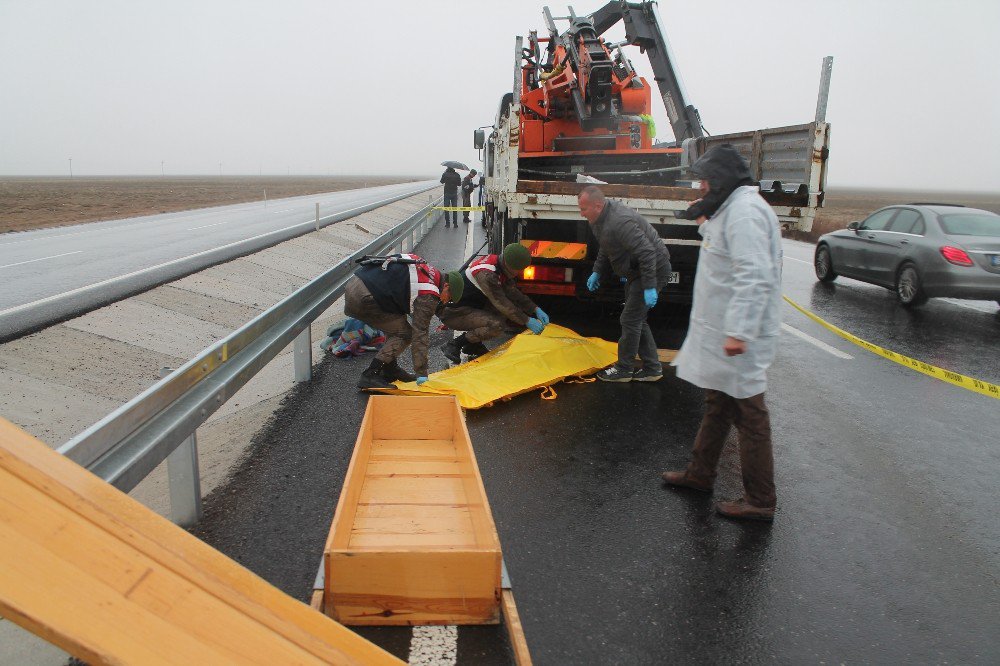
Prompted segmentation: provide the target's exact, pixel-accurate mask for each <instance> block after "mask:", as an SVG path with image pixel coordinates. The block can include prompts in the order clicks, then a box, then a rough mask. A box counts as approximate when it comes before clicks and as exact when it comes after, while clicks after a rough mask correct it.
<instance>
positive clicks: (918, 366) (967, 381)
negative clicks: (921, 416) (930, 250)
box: [784, 296, 1000, 400]
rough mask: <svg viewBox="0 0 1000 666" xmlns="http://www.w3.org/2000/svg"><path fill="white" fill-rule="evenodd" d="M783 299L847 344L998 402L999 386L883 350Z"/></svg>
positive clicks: (786, 297)
mask: <svg viewBox="0 0 1000 666" xmlns="http://www.w3.org/2000/svg"><path fill="white" fill-rule="evenodd" d="M784 299H785V300H786V301H788V304H789V305H791V306H792V307H793V308H795V309H796V310H798V311H799V312H801V313H802V314H804V315H805V316H807V317H809V318H810V319H812V320H813V321H814V322H816V323H817V324H819V325H820V326H822V327H823V328H825V329H827V330H828V331H831V332H833V333H836V334H837V335H839V336H840V337H842V338H844V339H845V340H848V341H849V342H853V343H854V344H856V345H857V346H859V347H862V348H864V349H867V350H868V351H870V352H871V353H873V354H877V355H878V356H881V357H882V358H887V359H889V360H890V361H892V362H893V363H899V364H900V365H902V366H905V367H907V368H910V369H911V370H916V371H917V372H920V373H923V374H925V375H927V376H928V377H933V378H934V379H940V380H941V381H943V382H947V383H949V384H952V385H954V386H958V387H960V388H964V389H965V390H967V391H972V392H974V393H980V394H982V395H985V396H989V397H991V398H996V399H997V400H1000V386H998V385H997V384H991V383H989V382H984V381H983V380H981V379H975V378H973V377H967V376H966V375H961V374H959V373H957V372H952V371H951V370H945V369H944V368H939V367H937V366H935V365H931V364H930V363H924V362H923V361H918V360H917V359H915V358H910V357H909V356H903V355H902V354H898V353H896V352H894V351H891V350H889V349H885V348H884V347H879V346H878V345H876V344H873V343H871V342H868V341H867V340H862V339H861V338H859V337H858V336H856V335H854V334H852V333H848V332H847V331H845V330H843V329H840V328H837V327H836V326H834V325H833V324H831V323H829V322H827V321H825V320H823V319H822V318H821V317H819V316H818V315H816V314H814V313H812V312H810V311H809V310H806V309H805V308H804V307H802V306H801V305H799V304H798V303H796V302H795V301H793V300H792V299H790V298H788V296H784Z"/></svg>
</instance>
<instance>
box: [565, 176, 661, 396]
mask: <svg viewBox="0 0 1000 666" xmlns="http://www.w3.org/2000/svg"><path fill="white" fill-rule="evenodd" d="M578 203H579V206H580V214H581V215H583V217H584V218H585V219H586V220H587V222H588V223H590V229H591V231H593V232H594V236H596V237H597V242H598V243H599V245H600V250H599V251H598V253H597V260H596V261H594V272H593V273H591V274H590V277H589V278H588V279H587V288H588V289H589V290H590V291H597V289H598V288H599V287H600V286H601V280H608V279H610V277H611V275H612V273H614V274H615V275H617V276H618V277H620V278H623V279H624V280H625V281H626V286H625V307H624V309H623V310H622V314H621V319H620V321H621V325H622V335H621V338H620V339H619V340H618V361H617V362H616V363H615V364H614V365H613V366H611V367H610V368H605V369H604V370H601V371H600V372H599V373H597V378H598V379H600V380H601V381H605V382H631V381H637V382H655V381H658V380H660V379H662V378H663V366H662V365H661V364H660V359H659V357H658V356H657V353H656V342H655V341H654V340H653V332H652V331H651V330H650V329H649V324H648V323H646V317H647V315H648V313H649V309H650V308H651V307H653V306H654V305H656V302H657V300H658V294H659V293H660V290H661V289H663V287H664V285H666V284H667V281H668V280H669V279H670V253H669V252H667V248H666V247H665V246H664V245H663V241H662V240H660V237H659V235H658V234H657V233H656V230H655V229H653V227H652V226H651V225H650V224H649V222H647V221H646V218H644V217H643V216H642V215H640V214H639V213H637V212H636V211H634V210H632V209H631V208H629V207H627V206H625V205H623V204H620V203H618V202H617V201H611V200H610V199H606V198H605V196H604V192H602V191H601V188H599V187H597V186H596V185H588V186H587V187H585V188H583V190H582V191H581V192H580V195H579V199H578ZM636 352H638V354H639V358H640V359H641V360H642V367H641V368H640V369H638V370H636V369H635V368H634V360H635V355H636Z"/></svg>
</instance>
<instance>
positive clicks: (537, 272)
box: [521, 266, 573, 282]
mask: <svg viewBox="0 0 1000 666" xmlns="http://www.w3.org/2000/svg"><path fill="white" fill-rule="evenodd" d="M521 279H522V280H534V281H536V282H572V281H573V269H572V268H563V267H562V266H528V267H527V268H525V269H524V273H523V274H522V275H521Z"/></svg>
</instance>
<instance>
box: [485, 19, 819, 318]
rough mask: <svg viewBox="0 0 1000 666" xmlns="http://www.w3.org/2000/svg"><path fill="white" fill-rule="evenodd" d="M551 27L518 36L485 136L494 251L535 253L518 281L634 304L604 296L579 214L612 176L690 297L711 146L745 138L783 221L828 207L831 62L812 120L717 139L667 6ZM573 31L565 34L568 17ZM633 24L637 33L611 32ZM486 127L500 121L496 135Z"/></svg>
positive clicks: (803, 225) (544, 291)
mask: <svg viewBox="0 0 1000 666" xmlns="http://www.w3.org/2000/svg"><path fill="white" fill-rule="evenodd" d="M543 17H544V21H545V26H546V29H547V35H544V34H543V35H542V36H540V35H539V34H538V32H537V31H531V32H529V33H528V38H527V40H525V39H524V38H523V37H520V36H519V37H517V38H516V40H515V47H514V85H513V89H512V90H511V91H510V92H507V93H505V94H504V95H503V96H502V98H501V101H500V105H499V108H498V110H497V114H496V119H495V121H494V123H493V125H492V127H489V126H488V127H487V128H480V129H478V130H476V131H475V135H474V145H475V147H476V148H477V149H479V150H482V151H483V153H482V157H483V171H484V174H485V178H484V183H483V185H484V189H485V196H484V207H485V210H484V217H483V223H484V225H485V226H486V228H487V237H488V245H489V248H490V252H499V251H500V250H501V249H502V248H503V247H504V246H505V245H507V244H508V243H521V244H523V245H525V246H527V247H528V248H529V250H530V251H531V254H532V256H533V261H532V265H531V266H529V267H528V268H527V269H526V270H525V271H524V273H523V274H522V275H521V276H520V277H519V278H518V280H519V286H520V287H521V289H522V290H523V291H524V292H525V293H528V294H532V295H540V296H543V297H553V298H557V299H576V300H577V301H589V302H592V303H593V302H595V301H596V302H608V301H619V302H620V301H621V299H622V287H621V285H620V284H616V282H617V281H613V280H605V281H604V283H605V284H604V285H603V286H602V288H601V289H599V290H598V291H597V292H596V293H591V292H589V291H588V290H587V287H586V279H587V277H588V276H589V274H590V272H591V267H592V266H593V263H594V260H595V259H596V257H597V252H598V247H597V239H596V238H595V237H594V235H593V234H592V233H591V231H590V229H589V226H588V224H587V222H586V221H585V220H584V219H583V218H582V217H581V216H580V214H579V209H578V207H577V195H578V194H579V192H580V190H581V189H582V188H583V187H584V186H585V185H586V183H588V182H589V183H594V182H601V183H605V184H603V185H601V188H602V190H603V191H604V193H605V195H606V196H608V197H612V198H615V199H616V200H619V201H621V202H622V203H624V204H625V205H627V206H630V207H632V208H634V209H636V210H637V211H638V212H639V213H641V214H642V215H643V216H644V217H645V218H646V219H647V220H648V221H649V222H650V224H652V225H653V227H654V228H655V229H656V230H657V233H658V235H659V236H660V238H661V239H662V240H663V242H664V243H665V244H666V245H667V248H668V250H669V251H670V256H671V264H672V271H673V274H672V275H671V276H670V283H669V284H668V285H667V287H666V288H665V290H664V292H663V294H662V295H661V297H662V298H664V299H665V300H666V301H667V302H675V303H690V301H691V296H692V293H693V288H694V275H695V268H696V265H697V259H698V252H699V249H700V245H701V240H700V236H699V234H698V230H697V223H696V222H694V221H691V220H686V219H681V218H679V217H678V213H680V212H681V211H683V210H685V209H686V208H687V207H688V206H689V205H690V204H691V202H692V201H694V200H695V199H697V198H698V196H699V194H698V190H697V189H695V188H696V187H697V185H698V183H697V182H696V181H692V180H689V179H688V174H687V173H686V172H687V169H688V167H689V166H690V165H691V164H693V163H694V161H695V160H697V159H698V157H699V156H701V155H703V154H704V153H705V152H706V151H707V150H708V149H709V148H711V147H713V146H716V145H719V144H724V143H728V144H732V145H733V146H735V147H736V149H737V150H739V151H740V153H741V154H742V155H743V156H744V157H745V158H746V159H747V161H748V162H749V164H750V168H751V172H752V173H753V175H754V177H755V179H756V180H757V181H759V182H760V184H761V195H762V196H763V197H764V199H766V200H767V201H768V202H769V203H770V205H771V206H772V207H773V208H774V210H775V212H776V214H777V216H778V219H779V220H780V222H781V224H782V227H783V228H784V229H795V230H801V231H808V230H809V229H810V228H811V227H812V222H813V219H814V217H815V215H816V211H817V209H818V208H820V207H821V206H822V205H823V196H824V188H825V182H826V169H827V160H828V157H829V143H830V125H829V124H828V123H827V122H825V114H826V97H827V90H828V88H829V75H830V71H831V68H832V58H826V59H825V60H824V63H823V76H822V79H821V84H820V99H819V103H818V104H817V113H816V117H815V119H814V120H813V122H810V123H806V124H802V125H793V126H788V127H775V128H767V129H759V130H751V131H746V132H739V133H734V134H725V135H716V136H709V135H708V134H707V133H706V132H705V130H704V128H703V126H702V122H701V117H700V114H699V112H698V110H697V108H696V107H695V106H694V105H692V104H691V103H690V102H689V100H688V98H687V95H686V93H685V90H684V87H683V85H682V83H681V78H680V75H679V74H678V72H677V71H676V69H675V67H674V59H673V56H672V55H671V50H670V44H669V42H668V41H667V38H666V34H665V33H664V31H663V28H662V22H661V20H660V17H659V15H658V12H657V8H656V3H655V2H651V1H645V2H626V1H625V0H612V1H611V2H608V3H607V4H606V5H604V6H603V7H601V8H600V9H598V10H597V11H595V12H593V13H592V14H589V15H578V14H576V12H575V11H574V10H573V8H572V7H570V8H569V15H568V16H562V17H553V16H552V13H551V12H550V10H549V8H548V7H544V8H543ZM557 20H558V21H565V22H567V23H568V27H566V28H565V29H563V30H561V31H560V30H559V29H558V28H557V26H556V21H557ZM619 21H620V22H623V23H624V27H625V39H624V40H622V41H620V42H616V43H610V42H608V41H607V40H606V39H605V38H604V37H603V36H602V35H604V33H606V32H607V31H608V30H609V29H611V28H612V27H613V26H615V25H616V24H618V23H619ZM635 48H638V49H639V50H640V51H641V52H642V53H644V54H645V55H646V57H647V58H648V60H649V64H650V66H651V68H652V71H653V78H654V82H655V84H656V92H657V94H656V97H657V98H658V99H659V100H661V101H662V103H663V106H664V108H665V110H666V114H667V117H668V119H669V122H670V125H671V129H672V130H673V135H674V139H673V141H669V142H654V131H655V130H654V123H653V121H652V117H651V109H652V98H653V87H652V86H651V85H650V83H649V81H647V80H646V78H645V77H642V76H640V75H639V74H638V72H637V71H636V69H635V68H634V66H633V64H632V62H631V60H630V59H629V57H628V55H627V53H626V49H635ZM486 129H489V130H490V131H489V133H488V134H487V132H486Z"/></svg>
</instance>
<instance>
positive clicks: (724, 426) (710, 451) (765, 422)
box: [687, 389, 777, 507]
mask: <svg viewBox="0 0 1000 666" xmlns="http://www.w3.org/2000/svg"><path fill="white" fill-rule="evenodd" d="M733 425H735V426H736V430H737V432H738V433H739V448H740V468H741V470H742V473H743V490H744V491H745V493H746V499H747V502H748V503H750V504H752V505H753V506H761V507H773V506H774V505H775V503H776V501H777V498H776V496H775V493H774V453H773V451H772V449H771V415H770V414H769V413H768V411H767V405H766V404H765V403H764V394H763V393H759V394H757V395H755V396H751V397H749V398H734V397H732V396H730V395H727V394H725V393H723V392H722V391H713V390H711V389H707V390H706V391H705V416H704V417H703V418H702V420H701V427H700V428H699V429H698V436H697V437H696V438H695V440H694V449H692V451H691V464H689V465H688V469H687V473H688V476H690V477H692V478H694V479H698V480H699V481H706V482H709V483H711V482H712V481H714V480H715V470H716V467H718V465H719V456H721V455H722V448H723V446H724V445H725V443H726V437H727V436H728V435H729V429H730V427H731V426H733Z"/></svg>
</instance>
